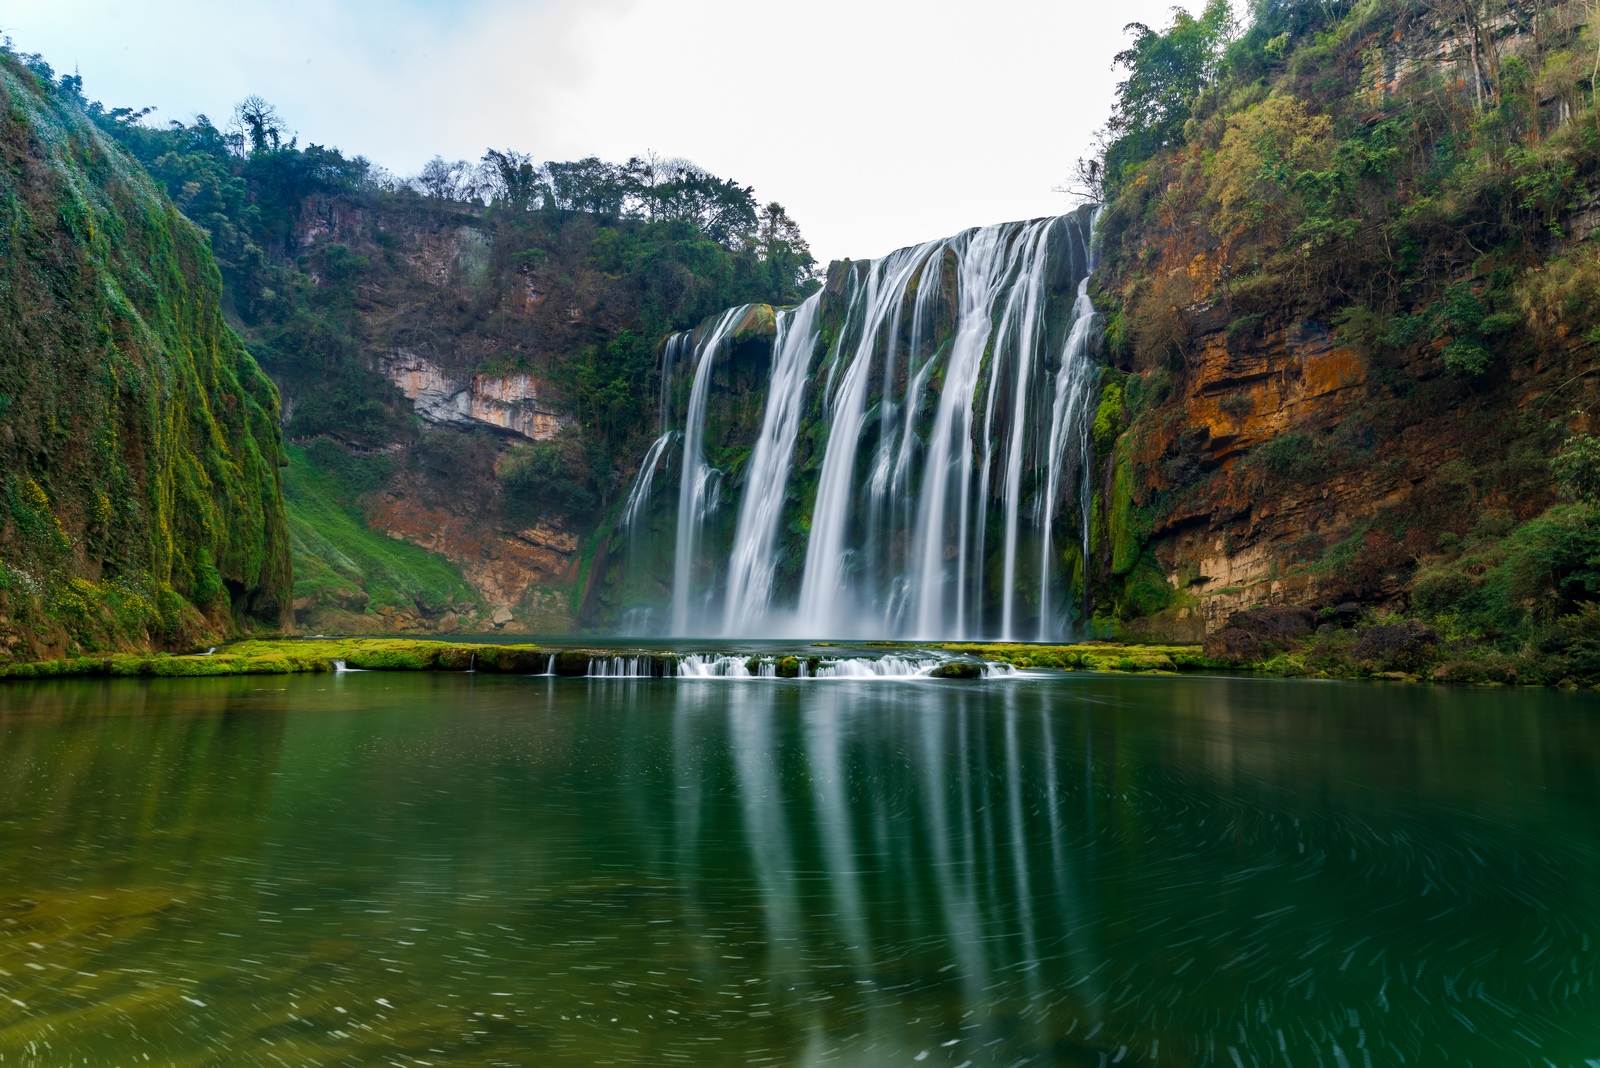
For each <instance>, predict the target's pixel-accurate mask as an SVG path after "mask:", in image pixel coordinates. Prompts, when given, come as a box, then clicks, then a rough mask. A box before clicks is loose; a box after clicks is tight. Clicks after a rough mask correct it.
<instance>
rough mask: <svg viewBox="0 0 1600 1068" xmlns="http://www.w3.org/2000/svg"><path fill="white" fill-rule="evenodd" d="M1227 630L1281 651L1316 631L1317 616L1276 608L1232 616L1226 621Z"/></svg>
mask: <svg viewBox="0 0 1600 1068" xmlns="http://www.w3.org/2000/svg"><path fill="white" fill-rule="evenodd" d="M1228 627H1229V628H1230V629H1237V630H1242V631H1245V632H1246V633H1248V634H1249V635H1251V636H1252V637H1253V638H1255V639H1256V640H1257V641H1259V642H1262V643H1263V644H1271V645H1276V646H1280V647H1281V646H1283V645H1285V644H1287V643H1288V642H1291V641H1294V640H1295V639H1296V638H1304V637H1305V636H1306V635H1308V634H1310V633H1311V632H1312V631H1314V630H1316V629H1317V615H1316V613H1315V612H1313V611H1311V609H1309V608H1296V607H1295V606H1293V605H1287V604H1275V605H1268V606H1267V607H1265V608H1252V609H1250V610H1249V611H1246V612H1235V613H1234V614H1233V615H1231V616H1229V617H1228Z"/></svg>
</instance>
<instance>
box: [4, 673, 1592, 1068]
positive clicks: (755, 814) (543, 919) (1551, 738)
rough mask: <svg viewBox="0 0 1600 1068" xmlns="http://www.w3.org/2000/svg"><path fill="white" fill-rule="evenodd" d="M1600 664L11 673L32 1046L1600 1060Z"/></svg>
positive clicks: (1106, 1059)
mask: <svg viewBox="0 0 1600 1068" xmlns="http://www.w3.org/2000/svg"><path fill="white" fill-rule="evenodd" d="M1597 771H1600V700H1597V699H1596V698H1595V697H1593V696H1589V695H1565V694H1552V693H1523V692H1505V691H1497V692H1483V691H1450V690H1444V689H1425V688H1419V687H1401V686H1380V685H1365V684H1354V683H1351V684H1344V683H1339V684H1330V683H1296V682H1272V681H1261V680H1221V679H1156V678H1115V677H1091V676H1082V675H1078V676H1056V677H1039V678H1028V679H1019V680H1005V681H998V680H997V681H991V682H936V681H916V682H902V683H884V682H875V683H874V682H854V681H842V680H841V681H834V682H829V681H811V682H800V681H795V682H788V681H746V682H728V681H704V682H694V681H681V680H680V681H633V682H626V681H605V680H590V681H585V680H566V679H561V680H557V679H527V678H505V677H482V676H478V677H468V676H461V675H394V674H377V673H366V674H350V675H344V676H338V677H332V678H330V677H328V676H321V677H308V676H301V677H294V678H288V679H271V680H263V679H233V680H224V679H216V680H212V679H206V680H154V681H143V682H141V681H132V680H126V681H124V680H119V681H108V682H61V683H41V684H19V685H12V686H9V687H6V688H4V689H3V690H0V1056H3V1063H4V1064H5V1065H17V1064H20V1065H29V1066H32V1065H41V1066H43V1065H51V1066H54V1065H60V1066H66V1065H85V1064H87V1065H94V1066H100V1065H134V1064H147V1063H148V1064H152V1065H185V1066H188V1065H236V1064H237V1065H292V1066H299V1065H382V1064H395V1065H413V1064H422V1065H429V1064H433V1065H497V1064H506V1065H566V1064H572V1065H580V1064H607V1063H615V1064H674V1063H678V1064H695V1065H721V1064H771V1065H803V1064H838V1065H863V1066H865V1065H898V1064H904V1065H919V1064H920V1065H927V1066H935V1065H946V1066H952V1068H954V1066H960V1065H969V1066H979V1065H983V1066H988V1065H1014V1064H1038V1065H1102V1064H1123V1065H1127V1064H1163V1065H1175V1066H1183V1065H1219V1066H1224V1068H1232V1066H1235V1065H1237V1066H1241V1068H1243V1066H1247V1065H1248V1066H1257V1065H1296V1066H1301V1068H1311V1066H1313V1065H1321V1066H1324V1068H1358V1066H1366V1065H1393V1064H1410V1065H1434V1064H1446V1063H1448V1064H1476V1065H1480V1066H1490V1065H1523V1064H1527V1065H1539V1066H1544V1065H1547V1064H1553V1065H1560V1066H1563V1068H1565V1066H1568V1065H1573V1066H1580V1068H1581V1066H1594V1065H1600V999H1597V996H1596V991H1595V972H1596V964H1597V957H1600V819H1597V816H1600V804H1597V803H1600V775H1597Z"/></svg>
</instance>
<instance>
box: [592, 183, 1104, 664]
mask: <svg viewBox="0 0 1600 1068" xmlns="http://www.w3.org/2000/svg"><path fill="white" fill-rule="evenodd" d="M1093 225H1094V215H1093V213H1091V212H1088V211H1084V212H1079V213H1075V214H1073V215H1067V216H1061V217H1058V218H1051V219H1036V220H1032V221H1029V222H1021V223H1005V224H1000V225H996V226H986V227H979V228H976V229H973V230H968V231H965V232H963V233H961V234H958V235H956V236H954V237H950V238H945V239H941V240H937V241H930V242H926V243H924V244H922V245H918V246H916V247H913V248H906V249H901V250H899V251H897V252H893V253H890V254H889V255H888V256H885V257H883V258H882V259H879V260H873V261H862V262H857V263H846V264H842V265H835V273H834V275H833V276H831V277H830V280H829V284H828V286H827V287H826V288H824V289H823V290H822V291H820V292H818V293H817V294H815V295H813V296H812V297H811V298H809V299H808V300H807V301H805V302H804V303H803V304H801V305H800V306H798V307H796V308H791V309H782V310H780V311H778V312H777V314H776V316H775V318H776V331H775V335H774V337H773V339H772V341H771V360H770V368H769V370H768V371H767V372H766V380H765V385H764V394H763V396H762V397H761V398H760V401H761V403H762V408H761V411H760V423H759V431H758V432H757V433H755V434H754V436H753V441H752V442H751V444H750V445H749V446H748V448H746V449H743V450H742V451H741V447H740V445H739V442H738V441H735V440H732V439H729V438H728V437H727V436H726V435H727V432H726V431H719V432H718V433H719V434H720V435H722V436H720V437H718V438H717V439H716V440H714V441H713V440H711V439H709V438H708V437H707V434H708V421H707V412H708V409H709V408H710V407H711V406H712V405H713V404H714V398H715V396H716V392H715V391H716V390H717V389H718V388H719V387H717V386H715V385H714V384H713V382H714V379H715V375H714V374H713V369H714V367H715V366H716V365H717V362H718V361H719V360H721V359H725V358H726V351H727V349H728V345H729V339H730V331H732V330H733V329H734V328H735V325H736V324H738V323H740V322H742V321H744V320H746V319H747V317H748V311H749V309H748V308H735V309H731V310H730V311H728V312H725V313H723V315H721V316H720V317H719V318H717V319H716V320H715V321H714V322H712V323H708V324H707V326H705V327H702V328H701V330H700V331H697V332H696V333H695V334H694V335H692V336H691V335H677V336H676V337H675V338H674V339H673V340H672V341H671V342H669V344H668V348H667V351H666V352H664V354H663V370H664V379H663V402H662V424H661V428H660V436H659V437H658V438H657V439H656V440H655V442H654V444H653V445H652V446H651V448H650V450H649V452H648V454H647V455H646V456H645V457H644V462H643V464H642V465H641V468H640V472H639V475H638V476H637V477H636V480H635V482H634V485H633V487H632V488H631V489H630V491H629V495H628V497H627V500H626V504H625V506H624V508H623V512H622V521H621V526H622V527H623V528H625V529H628V528H632V527H633V526H634V525H635V524H637V523H638V521H639V515H640V512H641V510H642V509H643V508H644V507H645V506H646V504H647V502H648V499H649V496H648V495H649V492H650V490H649V486H650V484H651V482H653V481H654V480H655V479H656V478H657V477H659V476H658V473H657V472H658V470H661V469H663V466H664V465H663V463H662V461H663V459H664V457H665V455H666V454H667V453H668V452H669V451H670V449H671V447H672V444H673V442H675V441H679V440H681V443H682V446H681V450H682V457H683V459H682V463H681V465H679V470H680V474H679V485H678V498H677V499H678V508H677V512H676V519H675V531H676V532H675V535H674V537H675V550H674V555H673V559H672V569H673V574H672V582H671V590H672V594H671V612H670V617H671V623H670V627H669V628H668V630H669V633H671V634H673V635H680V636H688V635H716V634H721V635H727V636H737V637H749V636H753V635H763V636H769V637H778V636H830V637H837V636H849V637H889V638H907V639H919V640H924V639H926V640H932V639H964V638H979V637H985V638H990V637H997V638H1002V639H1021V638H1030V639H1031V638H1037V639H1040V640H1049V639H1054V638H1061V637H1065V636H1067V635H1070V634H1072V633H1074V632H1075V630H1077V629H1079V628H1080V627H1081V625H1082V623H1083V620H1084V607H1085V605H1084V600H1083V598H1082V596H1081V592H1082V591H1081V583H1082V579H1081V576H1082V575H1083V573H1084V571H1085V568H1084V567H1083V566H1082V563H1081V562H1082V561H1083V560H1084V559H1086V558H1087V555H1088V551H1089V541H1088V526H1089V518H1090V512H1091V509H1090V495H1091V492H1092V487H1091V480H1090V461H1091V451H1090V448H1089V446H1088V434H1089V424H1090V422H1091V418H1092V412H1093V407H1094V401H1095V397H1096V396H1097V394H1098V388H1099V363H1098V360H1097V342H1098V337H1099V331H1098V330H1097V329H1096V326H1097V323H1098V316H1097V315H1096V314H1095V311H1094V306H1093V303H1092V301H1091V300H1090V298H1089V289H1088V276H1089V273H1090V271H1092V269H1093V267H1094V261H1093V256H1092V244H1093V243H1092V233H1093ZM690 368H692V380H691V381H690V383H689V388H688V403H687V406H686V408H685V410H684V413H683V415H682V417H681V418H678V417H676V416H675V415H674V414H673V413H672V412H671V410H670V409H671V405H670V404H669V403H668V402H667V400H666V398H667V396H668V395H669V393H670V392H671V389H672V388H673V383H674V382H677V381H681V379H679V378H677V377H675V376H676V375H677V374H678V373H679V371H681V374H682V375H684V376H688V375H689V374H690V373H691V372H690ZM674 369H679V370H678V371H675V370H674ZM727 403H734V402H733V401H732V400H729V401H728V402H727ZM741 403H742V402H741ZM708 450H710V451H708ZM712 456H722V457H725V458H724V459H722V460H720V461H718V462H720V463H721V464H722V467H720V468H719V467H717V466H714V464H713V462H712V461H711V460H710V459H708V457H712ZM719 509H737V521H736V523H733V524H732V535H731V539H729V537H728V535H726V534H724V535H723V536H722V539H723V540H722V542H720V543H719V542H718V541H716V540H715V539H713V540H712V541H707V540H706V535H705V532H706V531H707V530H708V529H710V528H709V527H708V519H709V517H710V516H711V515H712V514H713V513H715V512H717V511H718V510H719ZM730 518H731V517H730ZM721 529H723V530H724V531H726V530H727V529H728V527H727V525H724V526H722V528H721ZM1069 531H1070V532H1071V534H1070V536H1063V535H1066V534H1067V532H1069ZM1074 593H1077V594H1079V596H1074Z"/></svg>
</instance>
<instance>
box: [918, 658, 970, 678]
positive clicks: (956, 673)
mask: <svg viewBox="0 0 1600 1068" xmlns="http://www.w3.org/2000/svg"><path fill="white" fill-rule="evenodd" d="M930 674H931V675H932V676H933V677H934V678H936V679H981V678H983V665H982V664H975V663H973V662H972V661H971V660H952V661H950V662H949V663H948V664H940V665H939V666H938V667H936V668H934V669H933V671H932V672H930Z"/></svg>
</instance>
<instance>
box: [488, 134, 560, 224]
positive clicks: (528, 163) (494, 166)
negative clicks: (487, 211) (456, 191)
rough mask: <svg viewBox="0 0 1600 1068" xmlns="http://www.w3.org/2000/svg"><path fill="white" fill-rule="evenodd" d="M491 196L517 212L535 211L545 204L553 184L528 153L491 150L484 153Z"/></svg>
mask: <svg viewBox="0 0 1600 1068" xmlns="http://www.w3.org/2000/svg"><path fill="white" fill-rule="evenodd" d="M483 167H484V179H485V184H486V185H487V186H488V188H489V195H490V196H491V197H493V198H494V199H495V200H496V201H498V202H500V203H502V204H504V205H505V206H507V207H509V208H511V209H513V210H515V211H532V210H533V209H534V208H537V207H539V206H540V205H542V204H543V203H545V201H546V199H547V197H548V194H549V187H548V185H547V183H546V182H545V178H544V175H543V173H541V171H540V169H539V168H537V167H535V166H534V165H533V161H532V160H531V159H530V158H529V157H528V156H527V154H526V153H522V152H514V151H511V150H510V149H507V150H506V151H504V152H497V151H495V150H494V149H492V148H491V149H489V150H488V151H487V152H485V153H484V154H483Z"/></svg>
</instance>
